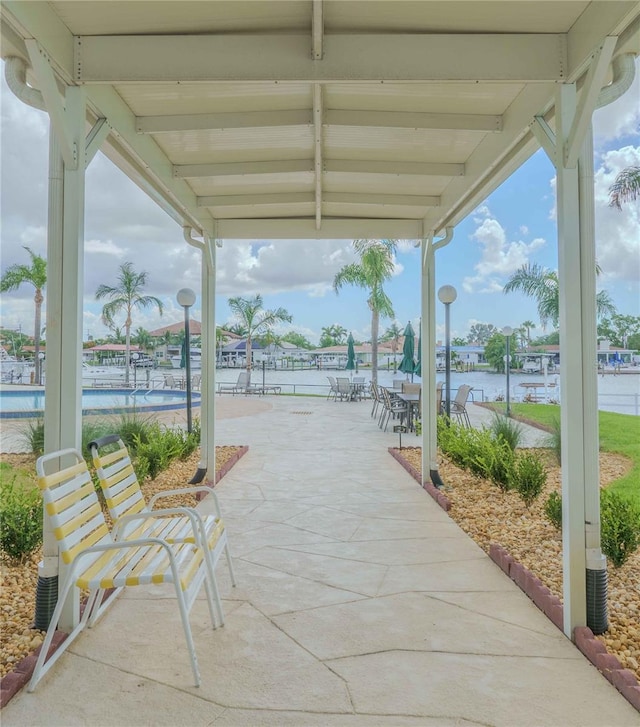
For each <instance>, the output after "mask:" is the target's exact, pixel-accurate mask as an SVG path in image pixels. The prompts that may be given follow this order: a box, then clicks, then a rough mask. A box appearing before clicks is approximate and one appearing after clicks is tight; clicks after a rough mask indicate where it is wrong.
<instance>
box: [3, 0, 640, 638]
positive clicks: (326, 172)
mask: <svg viewBox="0 0 640 727" xmlns="http://www.w3.org/2000/svg"><path fill="white" fill-rule="evenodd" d="M0 18H1V23H2V24H1V39H2V51H1V52H2V57H3V58H4V59H8V58H12V57H13V58H15V59H17V60H16V61H11V63H15V64H18V65H19V64H24V67H26V68H27V79H28V81H29V83H30V84H31V86H32V87H33V88H35V89H39V91H40V92H41V97H42V102H43V104H44V106H45V107H46V109H47V111H48V112H49V115H50V120H51V129H52V134H51V138H52V142H51V157H50V158H51V160H52V161H51V164H52V174H51V182H50V214H49V242H48V265H49V270H48V272H49V285H48V305H47V315H48V318H47V338H48V341H47V343H48V346H47V348H48V356H47V359H48V373H49V378H50V380H48V381H47V408H46V418H45V442H46V447H47V450H48V451H51V450H54V449H60V448H62V447H73V446H77V444H78V443H79V431H80V430H79V423H80V420H81V405H80V383H81V377H80V371H79V366H80V342H81V339H82V300H81V293H80V292H79V291H81V290H82V285H81V282H82V269H83V244H82V242H83V214H84V169H85V167H86V165H87V164H88V163H89V162H90V160H91V158H92V156H93V155H94V154H95V152H96V150H97V149H98V148H100V149H101V150H102V151H103V152H104V153H105V154H106V155H107V156H108V157H109V158H110V159H111V160H112V161H113V162H114V163H115V164H116V165H117V166H118V167H119V168H120V169H121V170H123V171H124V172H125V174H127V175H128V176H129V177H130V178H131V179H132V180H133V181H134V182H135V183H137V184H138V186H140V187H141V188H142V189H143V190H144V191H145V192H146V193H147V194H148V195H149V196H150V197H151V198H153V199H154V200H155V201H156V202H157V203H158V204H159V205H160V206H161V207H162V208H163V209H164V210H165V211H166V212H167V213H168V214H169V215H170V216H171V217H172V218H173V219H175V220H176V221H177V222H178V223H179V224H180V225H181V226H182V227H183V228H184V231H185V232H184V237H185V244H191V245H195V246H196V247H198V248H199V249H200V250H201V252H202V260H203V263H202V264H203V273H202V289H203V310H207V318H206V320H204V321H203V354H204V356H203V359H204V360H203V382H202V392H203V398H202V411H203V417H204V418H205V420H206V423H205V425H204V427H203V433H205V432H206V435H207V436H206V438H205V439H203V441H205V440H206V444H205V446H204V447H203V458H204V462H203V465H204V466H205V467H206V466H207V461H208V462H209V464H210V463H212V462H213V457H214V456H215V454H214V453H215V448H214V444H213V443H214V441H215V436H214V434H215V432H214V428H215V421H214V416H213V411H214V400H215V370H214V367H213V365H212V366H211V367H210V370H209V369H208V368H207V361H213V360H214V359H215V315H214V307H213V306H214V302H215V264H216V258H215V249H216V244H215V242H216V241H219V240H220V239H223V238H228V239H229V238H235V239H247V238H262V239H265V238H266V239H281V238H291V239H296V238H306V239H328V238H347V239H349V238H397V239H399V238H403V239H414V240H420V241H421V244H422V247H423V251H422V252H423V254H422V266H423V285H422V297H423V299H422V319H423V321H424V322H425V327H426V329H427V331H426V332H425V335H424V336H423V339H422V360H423V366H424V368H425V371H424V377H423V379H424V380H425V381H426V382H430V383H434V382H435V378H434V377H435V373H434V371H433V370H430V367H435V354H434V350H435V349H434V346H435V339H434V328H435V326H434V319H433V316H434V312H433V311H434V302H435V289H434V284H435V274H434V265H435V262H434V252H435V250H436V249H437V248H438V247H441V246H442V245H444V244H447V243H448V242H450V241H451V240H452V238H453V228H454V227H455V225H456V224H457V223H458V222H460V221H461V220H462V219H463V218H464V217H465V216H466V215H467V214H469V212H471V211H472V210H473V209H474V208H475V207H476V206H477V205H478V204H479V203H480V202H482V201H483V200H484V199H485V198H486V197H487V196H488V195H489V194H490V193H491V192H492V191H493V190H494V189H495V188H496V187H498V186H499V185H500V184H501V183H502V182H503V181H504V180H505V179H506V178H507V177H508V176H509V175H510V174H511V173H512V172H514V171H515V170H516V169H517V168H518V167H519V166H520V165H521V164H522V163H523V162H524V161H525V160H526V159H527V158H528V157H530V156H531V154H533V153H534V152H535V151H536V150H537V149H539V148H540V146H542V147H543V148H544V149H545V151H546V152H547V153H548V154H549V155H550V157H551V158H552V161H553V163H554V164H555V166H556V168H557V171H558V179H559V183H558V188H559V191H560V195H559V196H560V199H559V204H558V218H559V248H560V266H559V279H560V305H561V321H562V324H563V331H562V333H561V335H562V337H563V338H562V343H563V350H564V351H565V353H566V355H565V356H563V367H564V369H563V375H564V374H566V375H567V377H566V378H567V379H569V378H570V383H569V384H568V385H567V387H566V391H563V400H562V414H563V422H562V437H563V450H565V451H566V456H565V460H564V461H563V493H564V499H565V506H566V507H567V514H568V515H569V517H567V518H566V523H567V524H566V531H565V552H564V557H565V632H566V633H567V635H568V636H571V634H572V632H573V628H574V627H575V626H577V625H583V624H584V621H585V597H584V583H585V576H584V572H585V563H586V559H587V557H590V558H592V561H594V562H595V561H596V560H597V553H596V551H598V550H599V526H598V518H599V515H598V510H597V503H598V494H597V493H598V482H597V459H596V461H595V463H594V461H593V458H594V457H596V458H597V449H598V447H597V436H598V435H597V426H595V427H594V424H593V422H596V423H597V407H596V404H595V390H596V389H595V375H596V370H595V367H594V366H593V365H592V364H593V361H591V360H590V358H591V357H592V355H593V359H595V336H594V334H595V276H594V274H593V270H594V262H595V261H594V254H593V252H594V241H593V234H592V233H593V219H592V215H591V218H590V217H589V209H591V210H592V207H593V204H592V201H589V196H588V186H589V164H590V162H589V154H588V143H589V142H590V120H591V113H592V111H593V109H594V107H595V104H596V101H597V98H598V96H599V93H600V88H601V87H602V86H603V85H604V84H606V83H609V82H610V81H611V78H612V73H611V70H610V62H611V61H612V60H615V59H616V58H618V57H620V56H623V55H625V54H629V53H631V54H636V55H637V54H638V53H639V52H640V32H639V27H640V20H639V18H640V4H639V3H637V2H619V1H612V2H609V1H604V0H598V1H595V2H587V1H583V0H575V1H558V2H555V1H552V2H545V3H544V4H541V3H539V2H530V1H528V0H521V1H515V0H514V1H504V2H494V1H491V0H487V1H486V2H485V1H479V2H473V1H469V2H451V1H448V0H445V1H443V0H439V1H438V0H433V1H432V0H425V1H424V2H415V1H410V0H264V1H259V0H248V1H246V2H238V1H237V0H212V1H210V2H190V1H187V2H156V1H153V0H151V1H148V2H147V1H145V2H138V1H133V2H126V3H124V2H101V1H98V2H87V1H78V2H66V1H57V0H52V1H51V2H20V1H15V0H7V1H5V2H3V3H2V5H1V6H0ZM27 95H28V94H27ZM31 95H32V96H33V94H31ZM36 95H37V94H36ZM25 97H26V96H25ZM87 132H88V133H87ZM578 169H580V175H579V173H578ZM579 177H580V178H579ZM592 186H593V185H592V184H591V191H592ZM194 236H195V237H194ZM438 238H439V239H438ZM200 240H202V241H200ZM434 240H436V242H434ZM205 304H206V305H205ZM429 329H430V333H429V334H428V335H427V332H429ZM591 339H593V342H592V341H591ZM592 349H593V350H592ZM432 354H433V355H432ZM432 359H433V360H432ZM569 374H570V377H569ZM434 388H435V386H433V387H431V389H434ZM63 391H64V396H62V392H63ZM423 402H424V403H423V406H424V407H425V408H424V409H423V421H424V427H423V437H424V439H423V444H424V450H425V451H426V450H427V449H429V452H428V453H427V454H428V455H429V456H432V455H433V448H434V445H433V442H434V441H435V421H432V420H431V419H430V418H429V416H430V415H427V409H426V407H427V402H428V398H427V397H426V396H425V397H423ZM433 419H434V420H435V414H433ZM571 421H572V422H573V423H574V424H575V422H580V423H581V426H570V422H571ZM565 444H566V446H565ZM425 456H427V455H425ZM424 461H425V462H426V466H424V465H423V471H424V472H425V474H426V472H427V471H429V468H430V467H429V465H430V463H429V462H428V461H427V460H424ZM585 521H586V525H585ZM585 528H586V529H585ZM596 531H597V533H596ZM596 535H597V537H596ZM48 542H49V543H51V542H52V541H51V540H49V541H47V539H45V548H46V547H47V543H48ZM585 543H586V551H588V552H587V553H586V552H585ZM49 556H50V557H49V560H48V562H47V563H45V569H46V568H47V567H51V568H52V569H56V568H57V560H56V559H55V557H54V555H53V554H52V553H50V554H49ZM73 618H75V616H73V615H71V616H70V619H71V620H72V619H73Z"/></svg>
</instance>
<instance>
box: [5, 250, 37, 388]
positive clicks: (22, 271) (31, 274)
mask: <svg viewBox="0 0 640 727" xmlns="http://www.w3.org/2000/svg"><path fill="white" fill-rule="evenodd" d="M24 249H25V250H26V251H27V252H28V253H29V256H30V257H31V267H29V266H27V265H11V266H10V267H8V268H7V270H6V271H5V274H4V275H3V276H2V278H1V279H0V292H2V293H7V292H9V291H10V290H17V289H18V288H19V287H20V286H21V285H22V284H23V283H29V285H33V287H34V288H35V290H36V292H35V295H34V296H33V300H34V303H35V306H36V313H35V320H34V324H33V329H34V331H33V344H34V347H35V350H34V363H35V381H36V382H38V381H41V376H40V367H41V365H42V362H41V361H40V335H41V333H42V303H43V301H44V295H43V294H42V291H43V289H44V286H45V285H46V283H47V262H46V260H45V259H44V258H43V257H42V256H41V255H37V254H36V253H35V252H33V250H31V248H29V247H27V246H26V245H25V246H24Z"/></svg>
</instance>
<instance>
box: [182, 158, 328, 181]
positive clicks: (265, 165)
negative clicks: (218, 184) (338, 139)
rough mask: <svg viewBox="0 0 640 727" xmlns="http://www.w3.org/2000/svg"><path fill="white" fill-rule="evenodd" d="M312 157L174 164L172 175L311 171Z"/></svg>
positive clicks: (247, 174) (218, 175)
mask: <svg viewBox="0 0 640 727" xmlns="http://www.w3.org/2000/svg"><path fill="white" fill-rule="evenodd" d="M314 171H315V164H314V160H313V159H293V160H291V161H272V162H227V163H218V164H176V165H175V166H174V167H173V176H174V177H175V178H176V179H197V178H202V177H249V176H250V177H259V176H265V175H269V176H272V175H274V174H301V173H305V172H309V173H313V172H314Z"/></svg>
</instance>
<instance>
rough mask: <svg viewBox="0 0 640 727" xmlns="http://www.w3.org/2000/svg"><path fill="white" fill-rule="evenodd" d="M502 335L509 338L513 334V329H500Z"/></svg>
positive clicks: (506, 327)
mask: <svg viewBox="0 0 640 727" xmlns="http://www.w3.org/2000/svg"><path fill="white" fill-rule="evenodd" d="M502 333H504V335H505V336H510V335H511V334H512V333H513V328H511V326H505V327H504V328H503V329H502Z"/></svg>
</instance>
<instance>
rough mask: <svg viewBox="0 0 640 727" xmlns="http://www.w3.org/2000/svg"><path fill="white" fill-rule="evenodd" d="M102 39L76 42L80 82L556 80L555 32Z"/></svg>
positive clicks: (560, 56) (562, 58) (560, 39)
mask: <svg viewBox="0 0 640 727" xmlns="http://www.w3.org/2000/svg"><path fill="white" fill-rule="evenodd" d="M309 45H310V43H309V34H308V33H287V34H276V33H251V34H225V35H214V34H203V35H106V36H105V35H103V36H78V37H77V38H76V39H75V55H74V60H75V64H74V70H75V80H76V81H77V82H78V83H114V84H124V83H141V82H150V83H153V82H157V83H172V82H210V81H278V82H284V81H307V82H310V83H312V82H318V83H327V82H336V81H343V82H344V81H496V80H499V81H563V80H565V78H566V65H567V61H566V35H564V34H562V33H542V34H541V33H504V34H495V33H490V34H482V33H480V34H469V33H460V34H452V33H445V34H441V33H440V34H439V33H415V34H398V33H391V34H381V33H373V34H336V35H330V34H327V33H325V35H324V58H323V60H322V61H314V60H313V59H312V58H311V54H310V52H309Z"/></svg>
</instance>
